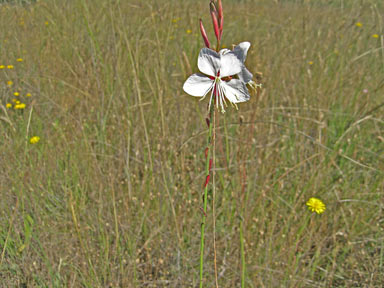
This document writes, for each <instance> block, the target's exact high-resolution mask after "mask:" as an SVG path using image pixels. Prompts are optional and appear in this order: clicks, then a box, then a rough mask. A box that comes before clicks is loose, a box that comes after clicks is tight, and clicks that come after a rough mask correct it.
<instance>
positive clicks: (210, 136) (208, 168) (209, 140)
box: [199, 105, 214, 288]
mask: <svg viewBox="0 0 384 288" xmlns="http://www.w3.org/2000/svg"><path fill="white" fill-rule="evenodd" d="M213 113H214V105H211V106H210V108H209V112H208V117H207V119H206V120H207V125H208V136H207V148H205V183H204V197H203V219H202V222H201V238H200V286H199V287H200V288H202V287H203V265H204V238H205V235H204V233H205V223H206V219H207V203H208V183H209V179H210V174H211V168H212V159H211V149H212V143H213V122H212V114H213Z"/></svg>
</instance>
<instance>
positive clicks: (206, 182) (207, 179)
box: [204, 175, 210, 188]
mask: <svg viewBox="0 0 384 288" xmlns="http://www.w3.org/2000/svg"><path fill="white" fill-rule="evenodd" d="M209 178H210V177H209V175H207V178H205V184H204V188H205V187H207V185H208V182H209Z"/></svg>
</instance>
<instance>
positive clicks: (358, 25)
mask: <svg viewBox="0 0 384 288" xmlns="http://www.w3.org/2000/svg"><path fill="white" fill-rule="evenodd" d="M355 25H356V26H357V27H362V26H363V24H362V23H361V22H357V23H356V24H355Z"/></svg>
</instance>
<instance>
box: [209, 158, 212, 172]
mask: <svg viewBox="0 0 384 288" xmlns="http://www.w3.org/2000/svg"><path fill="white" fill-rule="evenodd" d="M211 168H212V159H209V171H211Z"/></svg>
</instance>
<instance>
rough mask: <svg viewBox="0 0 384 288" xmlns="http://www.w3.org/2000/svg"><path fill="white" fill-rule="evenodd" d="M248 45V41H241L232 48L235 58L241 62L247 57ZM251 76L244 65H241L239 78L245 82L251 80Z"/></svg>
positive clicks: (249, 44)
mask: <svg viewBox="0 0 384 288" xmlns="http://www.w3.org/2000/svg"><path fill="white" fill-rule="evenodd" d="M250 46H251V43H249V42H241V43H240V44H239V45H237V46H235V48H234V49H233V53H235V55H236V57H237V59H239V60H240V61H241V62H242V63H244V62H245V58H246V57H247V53H248V49H249V47H250ZM252 77H253V75H252V73H251V72H249V71H248V69H247V68H246V67H245V66H243V69H242V70H241V72H240V73H239V79H240V80H241V81H243V82H245V83H248V82H249V81H251V80H252Z"/></svg>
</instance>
